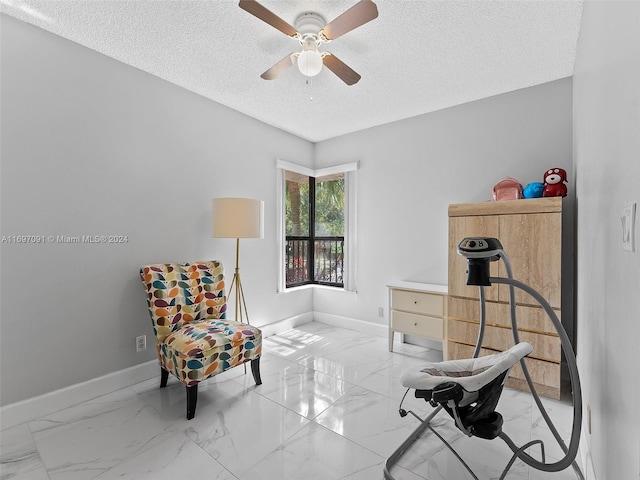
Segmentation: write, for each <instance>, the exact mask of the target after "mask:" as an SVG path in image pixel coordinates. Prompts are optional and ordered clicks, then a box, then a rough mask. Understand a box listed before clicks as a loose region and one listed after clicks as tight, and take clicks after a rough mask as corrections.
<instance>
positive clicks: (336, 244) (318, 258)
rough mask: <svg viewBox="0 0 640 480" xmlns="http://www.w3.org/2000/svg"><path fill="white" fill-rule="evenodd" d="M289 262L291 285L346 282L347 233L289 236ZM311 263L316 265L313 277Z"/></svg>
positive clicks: (339, 284) (287, 239)
mask: <svg viewBox="0 0 640 480" xmlns="http://www.w3.org/2000/svg"><path fill="white" fill-rule="evenodd" d="M286 242H287V243H286V246H285V266H286V282H287V287H294V286H299V285H306V284H309V283H316V284H320V285H330V286H334V287H342V286H344V237H322V238H316V239H314V241H313V249H310V248H309V245H310V243H311V241H310V239H309V238H296V237H287V238H286ZM309 265H313V266H314V268H313V275H314V276H313V280H312V279H311V272H310V269H309Z"/></svg>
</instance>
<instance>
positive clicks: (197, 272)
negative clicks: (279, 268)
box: [140, 261, 262, 420]
mask: <svg viewBox="0 0 640 480" xmlns="http://www.w3.org/2000/svg"><path fill="white" fill-rule="evenodd" d="M140 278H141V280H142V283H144V286H145V289H146V292H147V305H148V307H149V313H150V315H151V320H152V322H153V329H154V332H155V336H156V347H157V352H158V361H159V362H160V367H161V380H160V387H161V388H162V387H165V386H166V385H167V380H168V378H169V373H171V374H172V375H174V376H175V377H176V378H177V379H178V380H179V381H180V382H182V383H183V384H184V385H185V386H186V390H187V419H188V420H191V419H192V418H193V417H194V415H195V411H196V403H197V400H198V383H200V382H202V381H203V380H206V379H207V378H210V377H213V376H214V375H217V374H219V373H222V372H224V371H226V370H229V369H230V368H233V367H236V366H238V365H241V364H243V363H245V362H249V361H250V362H251V372H252V373H253V378H254V380H255V382H256V385H260V384H261V383H262V381H261V379H260V355H261V352H262V332H261V331H260V330H259V329H258V328H256V327H252V326H251V325H248V324H245V323H238V322H233V321H229V320H226V319H225V316H226V311H227V298H226V296H225V282H224V269H223V267H222V264H221V263H220V262H218V261H208V262H193V263H167V264H154V265H146V266H143V267H142V268H141V269H140Z"/></svg>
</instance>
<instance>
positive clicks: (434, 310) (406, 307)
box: [391, 289, 444, 317]
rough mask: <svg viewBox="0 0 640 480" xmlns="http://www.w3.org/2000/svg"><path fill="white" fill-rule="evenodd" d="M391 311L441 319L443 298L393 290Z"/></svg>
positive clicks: (428, 294)
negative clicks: (401, 311)
mask: <svg viewBox="0 0 640 480" xmlns="http://www.w3.org/2000/svg"><path fill="white" fill-rule="evenodd" d="M391 309H392V310H403V311H405V312H412V313H418V314H421V315H433V316H435V317H442V316H443V315H444V297H443V296H442V295H434V294H431V293H422V292H412V291H409V290H395V289H394V290H392V291H391Z"/></svg>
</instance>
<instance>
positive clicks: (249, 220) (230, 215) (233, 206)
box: [213, 198, 264, 238]
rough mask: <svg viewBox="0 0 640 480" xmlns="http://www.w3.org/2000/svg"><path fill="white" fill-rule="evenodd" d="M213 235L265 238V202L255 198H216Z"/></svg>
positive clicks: (216, 236) (218, 236) (219, 236)
mask: <svg viewBox="0 0 640 480" xmlns="http://www.w3.org/2000/svg"><path fill="white" fill-rule="evenodd" d="M213 237H215V238H264V202H263V201H262V200H255V199H253V198H214V199H213Z"/></svg>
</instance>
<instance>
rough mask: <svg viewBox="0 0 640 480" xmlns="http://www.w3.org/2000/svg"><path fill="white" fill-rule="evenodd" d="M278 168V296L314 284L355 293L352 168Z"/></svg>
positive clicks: (350, 166)
mask: <svg viewBox="0 0 640 480" xmlns="http://www.w3.org/2000/svg"><path fill="white" fill-rule="evenodd" d="M278 167H279V168H280V170H281V172H280V174H281V175H280V177H279V178H280V179H281V185H280V189H279V190H280V195H279V198H280V203H281V207H282V208H281V212H282V218H281V221H282V222H281V223H282V228H281V229H280V231H281V233H282V237H283V238H282V242H280V243H279V245H282V246H283V248H282V251H281V252H280V253H281V255H282V257H281V259H282V262H281V263H280V264H281V265H283V267H284V268H283V271H282V274H281V281H280V291H284V290H286V289H287V288H291V287H296V286H300V285H308V284H317V285H328V286H333V287H342V288H345V289H346V290H355V288H354V285H355V282H354V278H355V235H354V233H355V231H354V228H353V226H354V225H355V223H354V218H355V215H354V214H355V208H354V205H355V195H354V193H355V169H356V164H350V165H345V166H340V167H332V168H326V169H321V170H317V171H314V170H311V169H307V168H304V167H300V166H297V165H293V164H288V163H286V162H281V161H280V162H278Z"/></svg>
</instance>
